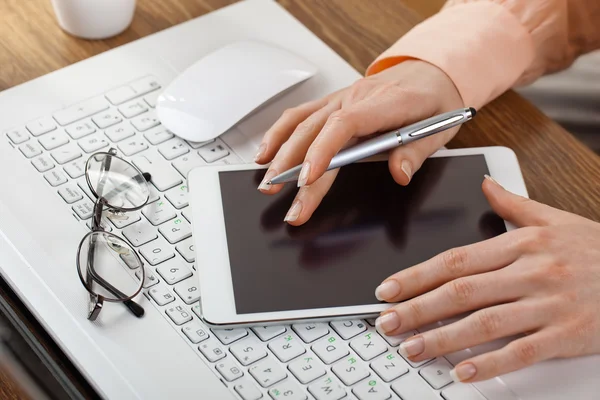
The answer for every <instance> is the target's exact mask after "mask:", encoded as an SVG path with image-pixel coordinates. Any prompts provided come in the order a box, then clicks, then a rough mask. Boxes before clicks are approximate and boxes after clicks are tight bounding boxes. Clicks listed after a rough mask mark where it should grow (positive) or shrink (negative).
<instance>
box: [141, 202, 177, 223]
mask: <svg viewBox="0 0 600 400" xmlns="http://www.w3.org/2000/svg"><path fill="white" fill-rule="evenodd" d="M142 214H144V216H145V217H146V218H148V221H150V223H151V224H152V225H154V226H156V225H160V224H162V223H164V222H167V221H168V220H170V219H173V218H175V217H176V216H177V213H176V212H175V209H174V208H173V206H172V205H171V204H169V203H168V202H167V201H165V200H162V199H159V200H158V201H155V202H154V203H151V204H148V205H147V206H145V207H144V208H142Z"/></svg>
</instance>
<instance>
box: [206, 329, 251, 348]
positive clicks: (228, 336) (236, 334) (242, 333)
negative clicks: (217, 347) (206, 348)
mask: <svg viewBox="0 0 600 400" xmlns="http://www.w3.org/2000/svg"><path fill="white" fill-rule="evenodd" d="M211 331H212V332H213V333H214V334H215V336H216V337H217V339H219V340H220V341H221V343H223V344H225V345H227V344H231V343H233V342H236V341H238V340H240V339H241V338H243V337H246V336H248V331H247V330H246V328H228V329H211Z"/></svg>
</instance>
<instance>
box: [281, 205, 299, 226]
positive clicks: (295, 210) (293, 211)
mask: <svg viewBox="0 0 600 400" xmlns="http://www.w3.org/2000/svg"><path fill="white" fill-rule="evenodd" d="M301 211H302V202H301V201H300V200H296V201H294V203H293V204H292V206H291V207H290V210H289V211H288V212H287V214H286V215H285V218H284V219H283V220H284V221H285V222H291V221H295V220H297V219H298V217H299V216H300V212H301Z"/></svg>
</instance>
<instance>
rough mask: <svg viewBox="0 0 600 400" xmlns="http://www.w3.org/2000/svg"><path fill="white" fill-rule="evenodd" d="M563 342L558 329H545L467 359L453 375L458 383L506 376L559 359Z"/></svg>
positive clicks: (452, 372)
mask: <svg viewBox="0 0 600 400" xmlns="http://www.w3.org/2000/svg"><path fill="white" fill-rule="evenodd" d="M564 339H565V338H564V337H563V336H562V335H561V333H560V331H559V330H558V329H550V328H547V329H543V330H541V331H539V332H536V333H533V334H531V335H528V336H525V337H522V338H520V339H517V340H514V341H512V342H510V343H509V344H507V345H506V346H504V347H503V348H501V349H499V350H495V351H491V352H489V353H485V354H481V355H479V356H477V357H474V358H471V359H469V360H465V361H463V362H461V363H460V364H458V365H457V366H456V367H455V368H454V369H453V370H452V371H451V372H450V375H451V376H452V378H453V379H454V381H456V382H474V381H483V380H486V379H491V378H494V377H496V376H498V375H503V374H507V373H509V372H512V371H516V370H519V369H522V368H525V367H528V366H530V365H533V364H535V363H538V362H540V361H544V360H548V359H551V358H554V357H556V356H557V355H558V354H560V351H561V348H560V343H561V341H562V340H564Z"/></svg>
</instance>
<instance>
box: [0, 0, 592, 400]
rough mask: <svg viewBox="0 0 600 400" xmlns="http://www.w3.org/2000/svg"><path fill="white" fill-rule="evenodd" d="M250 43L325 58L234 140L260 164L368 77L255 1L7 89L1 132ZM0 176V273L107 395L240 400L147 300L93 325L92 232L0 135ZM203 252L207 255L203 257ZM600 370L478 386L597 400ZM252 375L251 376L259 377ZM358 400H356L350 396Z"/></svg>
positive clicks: (543, 368)
mask: <svg viewBox="0 0 600 400" xmlns="http://www.w3.org/2000/svg"><path fill="white" fill-rule="evenodd" d="M245 39H254V40H261V41H265V42H268V43H273V44H276V45H279V46H281V47H284V48H287V49H290V50H292V51H295V52H297V53H298V54H299V55H301V56H303V57H305V58H306V59H308V60H310V61H312V62H313V63H315V64H316V65H317V67H318V68H319V73H318V75H317V76H315V77H314V78H312V79H310V80H309V81H307V82H305V83H304V84H302V85H301V86H299V87H297V88H296V89H294V90H293V91H291V92H290V93H288V94H286V95H284V96H283V97H281V98H279V99H278V100H277V102H276V103H273V104H271V105H268V106H267V107H265V108H264V109H262V110H261V111H260V112H258V113H257V114H255V115H254V116H252V117H250V118H248V119H246V120H245V121H243V122H242V123H241V124H239V125H238V126H237V127H235V128H233V129H232V130H231V131H230V132H228V133H226V134H225V135H224V137H223V140H224V141H225V142H226V143H227V145H228V146H229V147H230V149H231V151H232V152H233V153H235V155H236V156H237V158H238V160H239V161H240V162H251V161H252V158H253V156H254V154H255V152H256V149H257V144H258V143H259V142H260V139H261V135H262V134H263V133H264V132H265V130H266V129H267V128H268V127H269V126H270V124H271V123H272V122H274V121H275V120H276V118H277V116H278V115H279V114H280V113H281V112H282V111H283V110H284V109H286V108H288V107H292V106H294V105H297V104H298V103H301V102H304V101H307V100H310V99H314V98H318V97H321V96H323V95H325V94H328V93H330V92H332V91H335V90H338V89H340V88H342V87H344V86H347V85H349V84H350V83H352V82H353V81H354V80H356V79H357V78H359V77H360V75H359V74H358V73H357V72H356V71H355V70H354V69H352V68H351V67H350V66H349V65H348V64H347V63H346V62H345V61H344V60H343V59H341V58H340V57H339V56H338V55H336V54H335V53H334V52H333V51H332V50H331V49H329V48H328V47H327V46H326V45H325V44H324V43H322V42H321V41H320V40H319V39H317V38H316V37H315V36H314V35H313V34H312V33H311V32H310V31H309V30H308V29H307V28H305V27H304V26H302V25H301V24H300V23H299V22H298V21H297V20H295V19H294V18H293V17H291V16H290V15H289V14H288V13H287V12H286V11H285V10H283V9H282V8H281V7H280V6H279V5H277V4H276V3H275V2H273V1H270V0H250V1H246V2H241V3H238V4H235V5H233V6H230V7H227V8H224V9H221V10H218V11H216V12H214V13H211V14H208V15H206V16H203V17H200V18H197V19H195V20H192V21H189V22H187V23H184V24H181V25H179V26H176V27H173V28H171V29H167V30H165V31H162V32H160V33H157V34H154V35H151V36H149V37H146V38H144V39H141V40H138V41H136V42H133V43H131V44H128V45H125V46H122V47H120V48H117V49H114V50H111V51H108V52H106V53H104V54H101V55H99V56H96V57H93V58H91V59H88V60H85V61H83V62H80V63H77V64H74V65H72V66H69V67H67V68H64V69H62V70H59V71H56V72H53V73H51V74H48V75H46V76H43V77H41V78H38V79H35V80H33V81H31V82H27V83H25V84H22V85H19V86H17V87H14V88H11V89H9V90H6V91H4V92H2V93H0V115H1V117H0V132H4V131H6V130H9V129H13V128H15V127H24V126H25V125H26V124H27V123H29V122H31V121H34V120H36V119H38V118H41V117H51V116H53V115H54V114H55V113H56V112H57V111H59V110H61V109H63V108H66V107H70V106H72V105H75V104H78V103H81V102H83V101H85V100H87V99H90V98H93V97H96V96H102V95H103V94H105V93H107V92H109V91H110V90H112V89H115V88H118V87H120V86H122V85H125V84H127V83H129V82H133V81H136V80H138V79H140V78H143V77H145V76H153V77H156V79H157V80H158V81H159V82H160V83H161V85H163V86H164V85H166V84H167V83H168V82H170V81H171V80H172V79H174V77H176V76H177V75H178V73H180V72H181V71H183V70H184V69H185V68H186V67H188V66H189V65H190V64H192V63H193V62H195V61H196V60H198V59H199V58H201V57H202V56H204V55H205V54H207V53H209V52H211V51H213V50H216V49H217V48H219V47H221V46H224V45H226V44H228V43H231V42H233V41H236V40H245ZM48 51H52V50H51V49H49V50H48ZM30 140H35V138H33V137H32V138H31V139H30ZM83 157H85V154H84V155H83ZM0 171H2V173H0V187H1V188H2V189H1V190H2V196H0V273H1V274H2V277H3V278H4V279H5V280H6V281H7V282H8V283H9V284H10V286H11V287H12V288H13V289H14V291H15V292H16V293H17V294H18V295H19V297H20V298H21V300H22V301H23V302H24V303H25V304H26V305H27V307H28V308H29V310H30V311H31V312H32V313H33V314H34V315H35V316H36V318H37V319H38V320H39V321H40V322H41V324H42V325H43V326H44V327H45V328H46V329H47V331H48V332H49V333H50V335H51V336H52V337H53V338H54V340H55V341H56V342H57V343H58V344H59V346H60V347H61V348H62V350H63V351H64V352H65V353H66V354H67V355H68V356H69V357H70V359H71V360H72V361H73V362H74V364H75V365H76V366H77V367H78V368H79V370H80V371H81V372H82V373H83V374H84V376H85V377H86V378H87V379H88V380H89V382H90V383H91V385H92V386H93V387H94V388H95V389H96V390H97V391H98V393H99V394H100V395H102V396H103V397H105V398H110V399H165V398H173V399H178V398H182V399H183V398H202V399H227V398H232V399H233V398H236V396H239V395H238V394H236V393H237V392H236V390H234V389H233V386H234V384H235V381H234V382H231V383H227V382H226V380H225V379H223V378H222V377H220V375H218V373H217V372H216V371H215V367H214V364H211V363H209V362H207V361H206V360H205V359H204V358H203V357H202V355H201V354H200V353H199V352H198V350H197V347H198V346H197V345H193V344H190V342H189V341H188V339H187V338H186V337H185V335H184V334H183V333H182V332H181V329H179V328H178V327H177V326H175V325H173V323H172V322H171V321H170V320H169V318H168V317H167V316H166V315H165V313H164V312H161V311H160V309H159V308H157V307H155V306H154V305H153V304H152V300H150V299H149V298H147V297H146V296H143V295H141V296H140V297H139V301H140V303H141V304H142V305H143V306H144V308H145V310H146V315H145V316H144V318H141V319H137V318H135V317H133V316H132V315H131V314H129V313H128V312H127V311H126V309H125V308H124V307H122V306H120V305H115V304H108V305H107V306H106V307H105V309H104V311H103V312H102V314H101V316H100V318H99V320H98V321H97V322H95V323H91V322H89V321H88V320H87V319H86V315H87V299H88V297H87V295H86V292H85V290H84V288H83V286H82V285H81V283H80V281H79V278H78V276H77V272H76V266H75V254H76V250H77V246H78V244H79V241H80V240H81V238H82V237H83V235H84V234H85V233H86V232H87V230H88V229H87V228H86V226H85V223H84V222H82V221H80V220H78V217H77V216H76V214H75V213H74V212H73V211H72V210H71V209H70V207H68V206H66V205H65V202H64V201H63V200H62V199H61V197H60V196H58V195H57V188H52V187H50V186H49V185H48V182H46V180H45V179H44V177H43V174H41V173H39V172H38V171H36V169H35V168H33V167H32V165H31V163H30V160H28V159H26V158H25V157H24V156H23V154H21V152H20V151H19V150H18V145H15V144H11V141H10V140H8V139H7V137H6V136H5V135H2V137H0ZM196 257H197V258H198V259H200V260H201V257H202V255H196ZM229 356H230V357H231V355H229ZM599 375H600V361H599V358H598V357H588V358H585V359H578V360H569V361H562V362H558V361H553V362H549V363H545V364H543V365H540V366H537V367H534V368H530V369H527V370H525V371H522V372H517V373H513V374H510V375H508V376H505V377H503V378H502V379H496V380H492V381H490V382H487V383H484V384H481V385H478V386H477V387H478V389H479V390H480V391H481V393H482V394H484V395H485V396H486V397H487V398H489V399H508V398H522V399H525V400H529V399H546V400H547V399H557V400H558V399H563V398H566V397H567V396H570V397H571V398H591V397H590V396H591V395H592V394H594V393H598V390H600V383H598V380H597V377H598V376H599ZM244 379H250V380H252V378H251V377H250V376H248V374H246V375H245V376H244ZM264 393H265V398H268V397H267V394H266V393H267V392H264ZM393 396H395V397H393V398H395V399H397V398H398V396H397V395H396V394H393ZM347 398H356V397H355V395H354V394H353V393H352V391H348V397H347Z"/></svg>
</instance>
